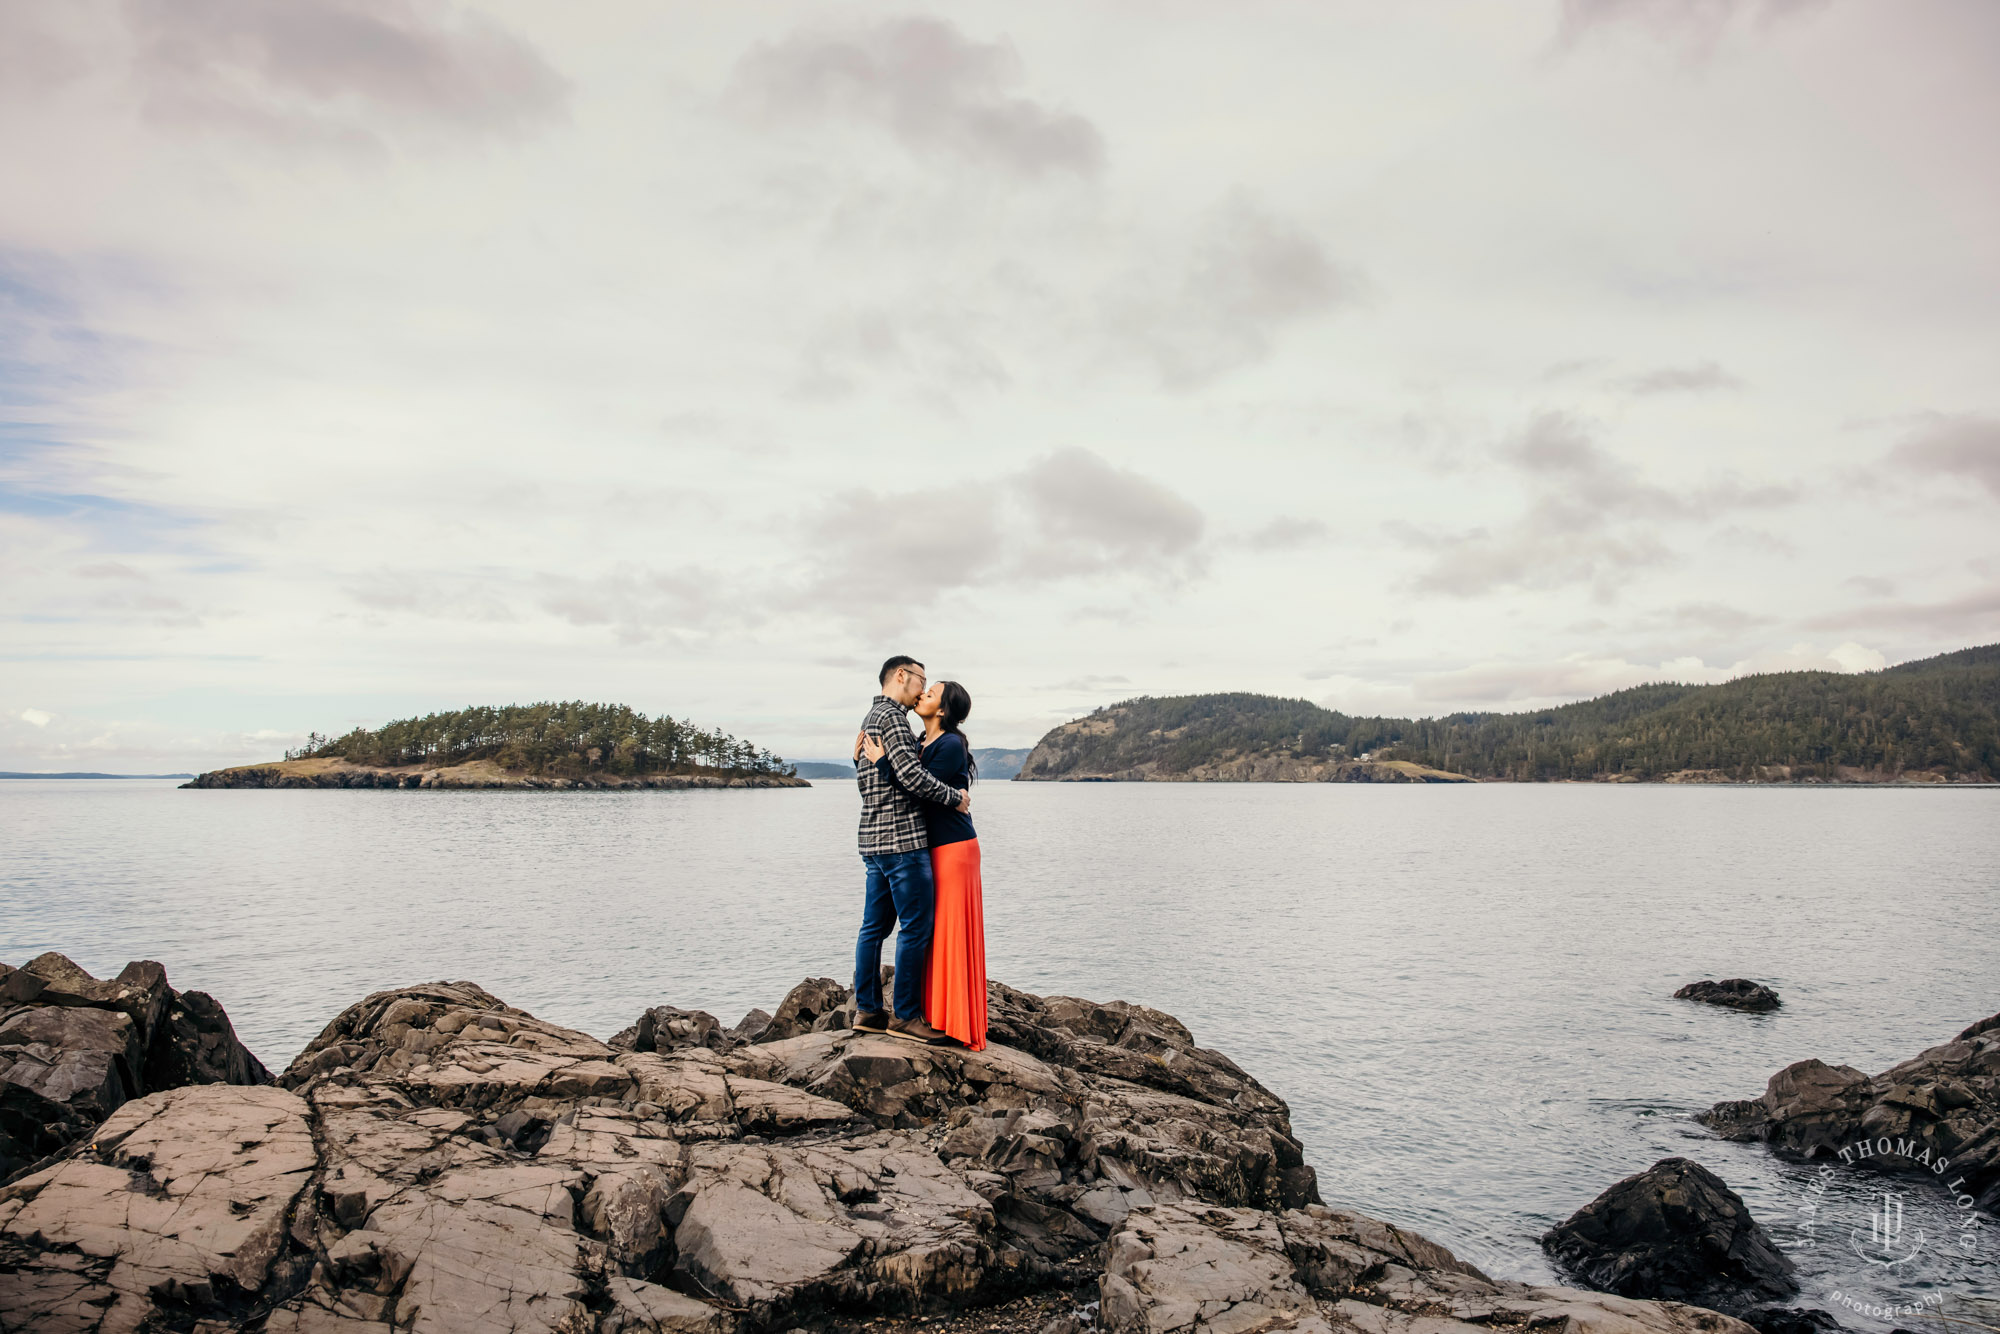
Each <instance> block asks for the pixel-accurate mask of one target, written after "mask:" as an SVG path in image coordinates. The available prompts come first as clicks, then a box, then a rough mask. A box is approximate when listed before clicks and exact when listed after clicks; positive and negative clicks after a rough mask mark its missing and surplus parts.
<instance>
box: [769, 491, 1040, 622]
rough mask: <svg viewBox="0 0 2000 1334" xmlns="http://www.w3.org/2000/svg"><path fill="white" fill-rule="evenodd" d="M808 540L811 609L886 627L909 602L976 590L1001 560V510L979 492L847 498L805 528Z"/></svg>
mask: <svg viewBox="0 0 2000 1334" xmlns="http://www.w3.org/2000/svg"><path fill="white" fill-rule="evenodd" d="M806 534H807V537H808V540H809V542H810V544H811V548H812V553H813V554H812V556H811V564H812V567H813V568H812V573H811V576H810V577H809V579H808V581H807V587H808V594H807V597H806V599H805V602H806V603H807V604H811V603H819V602H822V601H823V600H826V599H833V600H836V601H839V602H841V603H843V604H845V605H848V606H850V607H854V606H857V605H858V606H861V607H863V608H864V609H865V611H864V613H863V614H862V615H861V616H860V619H864V620H867V621H869V622H871V623H874V624H878V625H884V626H885V627H886V626H893V625H896V624H900V623H901V621H902V619H903V613H902V610H901V603H902V602H903V601H904V600H905V599H907V600H909V601H912V602H927V601H929V600H931V599H932V598H934V597H936V596H937V595H938V594H940V593H942V592H946V591H949V590H950V589H953V588H960V587H964V586H965V585H968V584H973V583H978V582H980V581H982V580H984V579H985V578H987V577H988V576H989V574H990V573H991V572H992V571H993V570H994V569H995V568H996V567H997V565H998V564H999V560H1000V556H1001V549H1000V548H1001V525H1000V516H999V507H998V505H997V503H996V500H995V497H994V495H993V494H992V493H991V492H990V491H988V490H986V489H985V488H979V487H964V488H959V487H953V488H941V489H938V490H935V491H914V492H905V493H902V494H900V495H898V494H886V495H885V494H883V493H881V492H878V491H868V490H855V491H848V492H845V493H843V494H841V495H838V496H836V497H834V498H833V499H832V500H830V501H828V502H827V503H826V504H825V505H824V506H822V507H821V509H820V510H819V512H818V513H817V514H815V515H813V516H812V517H811V518H810V519H809V520H808V521H807V523H806ZM883 590H896V591H895V592H892V593H891V594H890V595H889V596H886V597H884V596H881V593H882V591H883ZM857 594H859V595H860V596H861V598H862V599H864V600H863V601H861V602H859V603H857V602H856V601H855V600H854V599H855V598H856V595H857ZM891 604H894V605H891Z"/></svg>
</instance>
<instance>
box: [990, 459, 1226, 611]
mask: <svg viewBox="0 0 2000 1334" xmlns="http://www.w3.org/2000/svg"><path fill="white" fill-rule="evenodd" d="M1012 485H1013V487H1014V489H1015V490H1016V491H1017V492H1018V494H1019V495H1020V496H1021V498H1022V499H1023V501H1024V502H1025V504H1026V509H1027V513H1028V516H1029V519H1030V523H1031V525H1032V534H1031V537H1030V540H1029V541H1028V543H1027V544H1026V545H1025V546H1024V547H1022V548H1021V550H1020V555H1019V557H1018V564H1017V568H1018V569H1019V570H1020V571H1021V573H1022V574H1023V575H1024V576H1025V577H1027V578H1030V579H1043V578H1062V577H1065V576H1069V575H1076V574H1096V573H1101V572H1105V571H1117V572H1121V573H1124V572H1133V573H1141V574H1145V575H1147V576H1149V577H1153V578H1158V579H1165V580H1168V581H1178V580H1180V579H1183V578H1187V577H1191V576H1193V575H1196V574H1199V573H1200V572H1201V568H1202V564H1203V562H1202V558H1201V552H1200V546H1201V537H1202V529H1203V527H1204V526H1205V521H1204V519H1203V517H1202V513H1201V511H1200V510H1198V509H1196V508H1195V507H1194V506H1193V505H1192V504H1190V503H1189V502H1188V501H1186V500H1184V499H1182V498H1181V497H1180V496H1178V495H1176V494H1175V493H1174V492H1173V491H1171V490H1169V489H1167V488H1166V487H1164V486H1162V485H1160V484H1159V483H1158V482H1155V481H1153V480H1152V479H1150V478H1148V477H1143V476H1141V475H1140V474H1138V473H1136V472H1131V471H1129V470H1127V469H1124V468H1115V467H1113V466H1112V465H1110V464H1109V463H1106V462H1105V461H1104V460H1103V459H1101V458H1099V457H1098V456H1097V455H1095V454H1093V453H1091V452H1090V451H1089V450H1087V449H1074V448H1072V449H1063V450H1058V451H1056V452H1055V453H1053V454H1050V455H1049V456H1047V457H1046V458H1044V459H1041V460H1040V461H1039V462H1037V463H1035V464H1034V465H1033V466H1031V467H1029V468H1028V469H1027V470H1026V471H1024V472H1023V473H1021V474H1020V475H1019V476H1018V477H1016V478H1014V479H1013V482H1012Z"/></svg>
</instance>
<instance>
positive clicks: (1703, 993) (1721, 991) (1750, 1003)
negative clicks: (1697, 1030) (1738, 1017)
mask: <svg viewBox="0 0 2000 1334" xmlns="http://www.w3.org/2000/svg"><path fill="white" fill-rule="evenodd" d="M1674 999H1675V1000H1691V1001H1700V1002H1702V1003H1703V1004H1704V1005H1720V1006H1723V1007H1725V1008H1727V1009H1731V1010H1746V1011H1749V1012H1750V1013H1752V1014H1762V1013H1764V1012H1765V1011H1767V1010H1775V1009H1777V1008H1778V1007H1779V1006H1781V1005H1783V1004H1784V1002H1783V1001H1781V1000H1779V999H1778V993H1777V992H1775V991H1773V990H1771V989H1770V988H1769V987H1767V986H1765V985H1763V984H1762V983H1760V982H1752V981H1751V980H1750V979H1749V978H1747V977H1730V978H1725V979H1723V980H1722V981H1720V982H1716V981H1712V980H1706V979H1705V980H1703V981H1700V982H1690V983H1688V984H1687V985H1686V986H1684V987H1682V988H1681V989H1680V990H1679V991H1676V992H1675V993H1674Z"/></svg>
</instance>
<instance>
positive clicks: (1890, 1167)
mask: <svg viewBox="0 0 2000 1334" xmlns="http://www.w3.org/2000/svg"><path fill="white" fill-rule="evenodd" d="M1696 1119H1697V1120H1699V1121H1701V1122H1703V1123H1704V1124H1705V1125H1707V1126H1708V1127H1709V1128H1710V1129H1712V1130H1714V1131H1715V1132H1716V1133H1717V1134H1718V1135H1721V1136H1722V1137H1723V1138H1724V1139H1733V1140H1761V1141H1763V1142H1764V1143H1766V1144H1769V1145H1770V1146H1771V1148H1772V1149H1774V1150H1776V1151H1778V1152H1779V1153H1782V1154H1785V1155H1787V1156H1791V1157H1798V1158H1813V1157H1818V1156H1821V1155H1827V1154H1831V1155H1836V1156H1839V1157H1840V1158H1841V1160H1842V1161H1843V1162H1845V1163H1848V1164H1850V1165H1852V1166H1858V1167H1866V1168H1872V1169H1875V1170H1879V1171H1886V1172H1909V1173H1923V1174H1924V1175H1927V1176H1930V1177H1932V1178H1934V1179H1936V1180H1938V1181H1939V1182H1941V1183H1944V1184H1947V1185H1950V1186H1951V1188H1952V1189H1953V1191H1954V1192H1955V1193H1962V1194H1966V1195H1969V1196H1971V1197H1972V1200H1973V1202H1974V1204H1975V1205H1976V1207H1978V1208H1980V1209H1983V1210H1986V1211H1987V1212H1989V1213H1991V1212H1994V1211H1995V1210H2000V1015H1994V1016H1992V1017H1991V1018H1988V1019H1983V1020H1981V1021H1980V1022H1978V1023H1976V1024H1974V1025H1972V1026H1971V1027H1970V1028H1967V1029H1966V1030H1965V1031H1964V1032H1962V1033H1960V1034H1959V1035H1958V1036H1957V1037H1956V1038H1953V1039H1952V1040H1951V1041H1950V1042H1947V1043H1944V1044H1943V1045H1941V1046H1937V1047H1932V1048H1930V1049H1928V1050H1927V1051H1924V1052H1921V1053H1919V1054H1918V1055H1916V1056H1914V1057H1912V1058H1910V1059H1909V1060H1907V1061H1904V1062H1903V1063H1902V1064H1900V1065H1896V1066H1892V1067H1891V1068H1890V1069H1888V1070H1884V1071H1883V1072H1882V1073H1881V1074H1878V1075H1865V1074H1863V1073H1862V1072H1861V1071H1859V1070H1857V1069H1855V1068H1854V1067H1853V1066H1850V1065H1828V1064H1826V1063H1825V1062H1824V1061H1818V1060H1805V1061H1798V1062H1795V1063H1794V1064H1792V1065H1788V1066H1786V1067H1785V1068H1784V1069H1782V1070H1780V1071H1778V1073H1776V1074H1775V1075H1772V1076H1771V1080H1770V1083H1769V1084H1768V1085H1767V1086H1766V1087H1765V1089H1764V1093H1763V1095H1762V1096H1761V1097H1757V1098H1749V1099H1745V1100H1742V1101H1738V1102H1719V1103H1717V1104H1716V1105H1715V1106H1713V1107H1711V1108H1709V1109H1708V1110H1707V1111H1706V1112H1703V1113H1701V1114H1700V1115H1699V1116H1698V1117H1697V1118H1696ZM1941 1163H1942V1164H1944V1166H1942V1167H1940V1166H1939V1164H1941ZM1954 1183H1955V1184H1954Z"/></svg>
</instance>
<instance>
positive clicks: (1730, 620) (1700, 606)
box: [1664, 602, 1773, 634]
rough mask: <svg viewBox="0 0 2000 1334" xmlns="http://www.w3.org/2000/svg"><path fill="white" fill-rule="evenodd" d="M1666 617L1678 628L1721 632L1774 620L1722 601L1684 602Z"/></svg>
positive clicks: (1667, 620) (1745, 628)
mask: <svg viewBox="0 0 2000 1334" xmlns="http://www.w3.org/2000/svg"><path fill="white" fill-rule="evenodd" d="M1664 619H1665V620H1666V622H1667V623H1668V624H1669V625H1672V626H1674V627H1675V628H1677V629H1684V630H1709V631H1714V632H1716V633H1720V634H1738V633H1740V632H1742V631H1744V630H1748V629H1751V628H1753V627H1755V626H1759V625H1770V624H1772V621H1773V618H1772V617H1769V616H1760V615H1758V614H1757V613H1755V612H1748V611H1744V610H1742V609H1741V608H1740V607H1731V606H1729V605H1727V604H1726V603H1721V602H1683V603H1681V604H1680V605H1679V606H1677V607H1674V608H1673V609H1672V610H1671V611H1669V612H1668V613H1667V614H1666V616H1665V618H1664Z"/></svg>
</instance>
